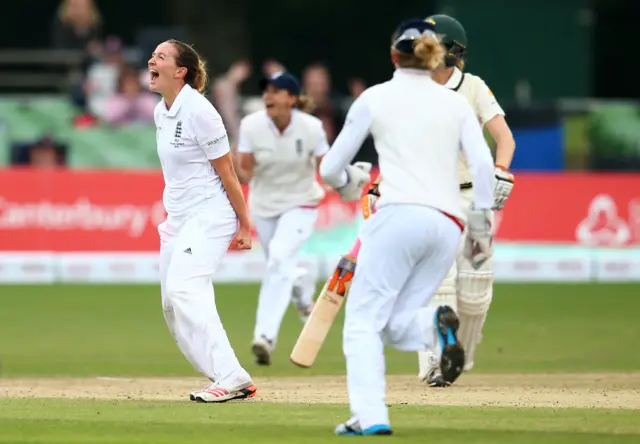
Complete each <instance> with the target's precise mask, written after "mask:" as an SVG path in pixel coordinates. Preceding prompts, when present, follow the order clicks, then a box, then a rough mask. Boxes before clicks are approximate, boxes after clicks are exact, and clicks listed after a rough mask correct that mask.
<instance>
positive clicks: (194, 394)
mask: <svg viewBox="0 0 640 444" xmlns="http://www.w3.org/2000/svg"><path fill="white" fill-rule="evenodd" d="M213 385H215V381H212V382H210V383H209V384H207V385H205V386H204V387H203V388H202V390H194V391H193V392H191V393H189V401H195V400H196V394H198V393H200V392H204V391H205V390H207V389H209V388H210V387H211V386H213Z"/></svg>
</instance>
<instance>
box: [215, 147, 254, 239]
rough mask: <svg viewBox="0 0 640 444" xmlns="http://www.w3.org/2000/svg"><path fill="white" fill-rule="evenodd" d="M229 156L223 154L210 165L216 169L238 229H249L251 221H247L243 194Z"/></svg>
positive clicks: (247, 215)
mask: <svg viewBox="0 0 640 444" xmlns="http://www.w3.org/2000/svg"><path fill="white" fill-rule="evenodd" d="M230 156H231V154H225V155H224V156H222V157H220V158H218V159H215V160H212V161H211V165H212V166H213V167H214V168H215V169H216V171H217V172H218V175H219V176H220V180H222V185H223V186H224V189H225V191H226V192H227V197H228V198H229V202H231V206H232V207H233V210H234V211H235V212H236V215H237V216H238V223H239V224H240V227H249V226H251V221H250V220H249V212H248V211H247V205H246V203H245V200H244V193H243V192H242V186H241V185H240V180H239V179H238V175H237V174H236V171H235V168H234V167H233V161H232V159H231V157H230Z"/></svg>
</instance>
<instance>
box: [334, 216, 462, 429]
mask: <svg viewBox="0 0 640 444" xmlns="http://www.w3.org/2000/svg"><path fill="white" fill-rule="evenodd" d="M460 235H461V229H460V227H459V226H458V225H457V224H456V223H455V222H454V221H453V220H451V219H450V218H449V217H447V216H445V215H444V214H442V213H441V212H439V211H437V210H435V209H432V208H430V207H425V206H418V205H400V204H398V205H388V206H384V207H382V208H379V209H378V211H377V212H376V213H375V214H374V215H373V216H371V217H370V218H369V219H368V220H367V223H365V224H363V226H362V230H361V233H360V239H361V241H362V246H361V247H360V253H359V255H358V264H357V267H356V273H355V276H354V278H353V282H352V285H351V290H350V291H349V296H348V297H347V301H346V306H345V323H344V331H343V349H344V355H345V358H346V360H347V389H348V393H349V403H350V407H351V413H352V414H353V416H355V417H356V418H357V419H358V420H359V422H360V425H361V426H362V428H367V427H371V426H373V425H377V424H386V425H388V424H389V413H388V411H387V406H386V404H385V390H386V385H385V358H384V345H385V344H386V345H388V346H390V347H393V348H395V349H397V350H402V351H414V352H415V351H418V350H424V348H425V346H429V345H432V344H434V343H435V341H436V337H435V329H434V317H435V310H436V309H435V308H432V309H431V310H430V311H429V312H427V311H425V310H420V308H421V307H423V306H424V305H425V304H426V303H427V301H428V300H429V299H430V298H431V297H432V296H433V294H434V293H435V291H436V289H437V288H438V286H439V285H440V282H442V279H443V278H444V276H445V275H446V274H447V271H448V270H449V268H450V267H451V265H452V264H453V261H454V260H455V257H456V252H457V249H458V243H459V242H460Z"/></svg>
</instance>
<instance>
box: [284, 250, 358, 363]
mask: <svg viewBox="0 0 640 444" xmlns="http://www.w3.org/2000/svg"><path fill="white" fill-rule="evenodd" d="M355 269H356V259H355V258H353V257H351V256H343V257H342V258H341V259H340V261H339V262H338V266H337V267H336V269H335V271H334V273H333V275H332V276H331V277H330V278H329V279H328V280H327V282H325V284H324V287H322V290H321V291H320V295H319V296H318V299H316V303H315V305H314V307H313V310H312V311H311V315H310V316H309V319H308V320H307V322H306V323H305V325H304V327H303V328H302V331H301V332H300V336H298V340H297V341H296V345H295V346H294V347H293V350H292V352H291V355H290V356H289V359H290V360H291V362H293V363H294V364H295V365H297V366H299V367H304V368H309V367H311V366H312V365H313V363H314V362H315V360H316V358H317V357H318V353H320V349H321V348H322V344H324V341H325V339H326V337H327V334H328V333H329V330H331V326H332V325H333V322H334V321H335V319H336V316H337V315H338V312H339V311H340V307H342V304H343V303H344V298H345V297H346V296H347V294H348V293H349V289H350V288H351V280H352V279H353V274H354V273H355Z"/></svg>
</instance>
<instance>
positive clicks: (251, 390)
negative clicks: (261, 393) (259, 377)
mask: <svg viewBox="0 0 640 444" xmlns="http://www.w3.org/2000/svg"><path fill="white" fill-rule="evenodd" d="M256 391H257V388H256V386H255V385H253V382H251V381H249V382H247V383H246V384H242V385H239V386H236V387H233V388H229V389H226V388H224V387H220V385H219V384H218V383H215V382H213V383H211V384H209V385H208V386H206V387H205V388H204V389H202V391H200V392H195V393H192V395H193V396H194V398H195V401H197V402H227V401H234V400H243V399H249V398H253V397H254V396H255V395H256Z"/></svg>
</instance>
